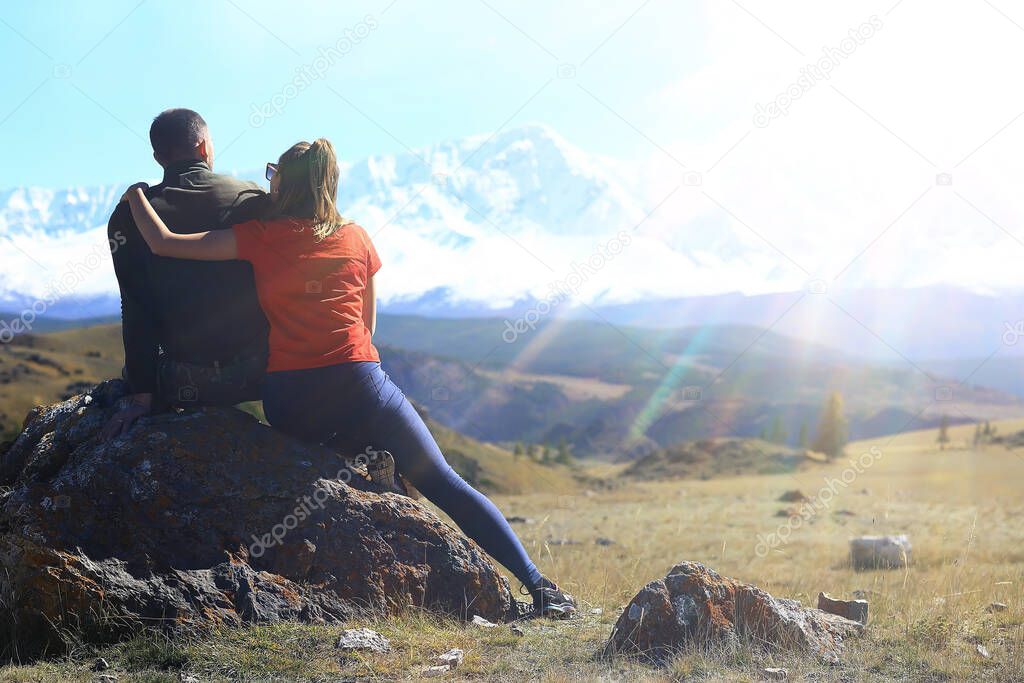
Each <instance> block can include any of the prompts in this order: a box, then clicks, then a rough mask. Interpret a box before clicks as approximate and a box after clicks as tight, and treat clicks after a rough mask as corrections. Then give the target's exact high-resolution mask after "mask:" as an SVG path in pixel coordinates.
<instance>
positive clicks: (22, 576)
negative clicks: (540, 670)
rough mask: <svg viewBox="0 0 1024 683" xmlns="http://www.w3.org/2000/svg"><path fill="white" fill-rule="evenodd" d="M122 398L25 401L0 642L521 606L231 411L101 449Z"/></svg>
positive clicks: (402, 512) (372, 500)
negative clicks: (30, 405) (27, 409)
mask: <svg viewBox="0 0 1024 683" xmlns="http://www.w3.org/2000/svg"><path fill="white" fill-rule="evenodd" d="M123 394H124V385H123V383H122V382H120V381H110V382H104V383H103V384H101V385H99V386H97V387H96V388H94V389H93V391H92V392H91V394H90V395H85V396H76V397H74V398H71V399H69V400H67V401H64V402H62V403H59V404H55V405H51V406H47V407H41V408H36V409H34V410H33V411H32V412H31V413H29V415H28V417H27V418H26V420H25V426H24V429H23V431H22V432H21V434H20V435H19V436H18V437H17V439H16V440H15V442H14V443H13V444H12V445H11V446H10V447H9V448H7V449H6V450H5V451H4V452H2V453H0V491H6V493H4V494H3V495H0V567H4V568H5V569H6V571H5V572H0V595H3V596H12V597H13V600H12V601H11V603H9V604H13V609H10V610H3V611H0V651H8V650H14V649H16V650H17V651H18V652H20V653H21V654H22V656H23V657H30V656H32V655H33V654H35V653H39V652H41V651H44V650H46V651H48V652H56V651H60V650H61V649H62V646H63V642H64V641H63V639H62V638H61V632H62V631H63V630H68V631H70V632H72V633H74V634H75V637H76V638H79V639H81V640H83V641H85V642H93V641H103V642H109V641H111V640H116V639H118V638H123V637H127V636H131V635H134V634H136V633H137V632H138V631H139V630H140V629H142V628H156V629H162V630H167V631H178V630H184V631H192V630H196V629H204V628H207V627H210V626H215V625H239V624H245V623H267V622H275V621H280V620H297V621H303V622H308V623H318V624H330V623H338V622H342V621H344V620H347V619H350V618H354V617H356V616H358V615H359V614H360V613H362V612H363V611H365V610H368V609H369V610H373V611H374V612H375V613H384V614H393V613H397V612H399V611H401V610H404V609H407V608H408V607H409V606H410V605H412V606H415V607H417V608H423V609H427V610H430V611H434V612H438V613H444V614H450V615H455V616H457V617H460V618H465V617H466V615H467V614H469V609H470V608H471V609H472V610H473V613H475V614H479V615H482V616H484V617H487V618H488V619H493V620H496V621H502V620H505V619H507V618H514V617H515V616H518V604H517V603H516V601H515V600H514V599H513V596H512V591H511V590H510V587H509V584H508V581H507V580H505V579H504V578H502V577H501V575H500V574H499V572H498V570H497V569H496V568H495V566H494V565H493V564H492V562H491V561H490V560H489V559H488V557H487V556H486V555H485V554H484V552H483V551H482V550H481V549H480V548H479V547H478V546H477V545H476V544H475V543H473V542H472V541H470V540H468V539H467V538H465V537H464V536H463V535H462V534H460V533H459V532H458V531H456V530H454V529H452V528H451V527H450V526H448V525H446V524H445V523H444V522H442V521H441V519H440V518H438V517H437V516H436V515H435V514H434V513H433V512H430V511H429V510H428V509H427V508H425V507H423V506H421V505H420V504H418V503H416V502H414V501H412V500H410V499H408V498H405V497H403V496H398V495H394V494H385V493H380V492H379V490H378V489H375V488H373V485H372V484H371V483H369V482H365V481H361V480H359V479H356V478H354V479H352V482H351V484H350V485H347V484H345V483H343V482H342V481H340V480H339V477H342V478H344V477H343V475H344V474H345V473H346V470H344V469H343V467H342V461H341V459H340V458H339V457H338V455H337V454H335V453H332V452H331V451H329V450H327V449H325V448H320V447H316V446H312V445H307V444H304V443H301V442H299V441H296V440H294V439H291V438H288V437H287V436H285V435H283V434H280V433H279V432H277V431H275V430H273V429H270V428H269V427H266V426H265V425H261V424H260V423H259V422H257V421H256V420H255V419H254V418H252V417H251V416H249V415H247V414H245V413H243V412H241V411H238V410H234V409H230V408H227V409H222V408H204V409H198V410H195V411H192V412H188V413H180V414H179V413H172V414H162V415H154V416H149V417H146V418H143V419H142V420H140V421H139V423H138V424H137V425H136V426H135V427H134V428H133V429H132V431H131V432H130V433H129V434H128V435H126V436H123V437H118V438H117V439H114V440H113V441H111V442H110V443H100V442H99V438H98V435H99V431H100V429H101V428H102V426H103V425H104V423H105V422H106V420H107V418H108V417H109V415H110V414H111V413H112V412H113V403H114V401H116V400H117V399H118V398H120V397H121V396H122V395H123ZM10 634H15V635H14V636H11V635H10ZM12 638H13V639H14V641H15V642H13V643H12V642H10V640H11V639H12Z"/></svg>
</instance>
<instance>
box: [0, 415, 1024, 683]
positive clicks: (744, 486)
mask: <svg viewBox="0 0 1024 683" xmlns="http://www.w3.org/2000/svg"><path fill="white" fill-rule="evenodd" d="M997 426H998V428H999V431H1000V433H1004V434H1005V433H1010V432H1015V431H1019V430H1021V429H1024V420H1018V421H1006V422H1001V423H999V424H998V425H997ZM972 434H973V428H967V427H957V428H953V429H951V430H950V435H951V437H952V439H953V443H952V447H951V448H949V449H947V450H946V451H944V452H939V450H938V448H937V446H936V444H935V443H934V441H935V432H934V431H925V432H911V433H906V434H902V435H897V436H894V437H888V438H882V439H875V440H872V441H865V442H858V443H853V444H850V446H849V448H848V456H850V457H851V458H854V459H858V458H859V456H861V455H862V454H868V455H865V457H864V458H862V459H860V461H861V467H860V470H861V471H860V472H859V473H858V472H856V471H853V470H852V469H851V470H850V471H852V472H853V476H852V478H851V476H850V474H849V473H846V475H845V478H846V480H848V481H849V484H848V485H845V486H844V485H842V484H835V483H833V484H832V485H831V490H833V492H834V494H833V496H832V497H831V500H829V502H828V504H827V505H824V506H823V507H822V509H821V510H820V511H819V512H818V514H816V515H815V516H813V517H812V518H811V519H810V520H809V522H807V523H803V524H802V525H799V526H798V525H796V524H794V523H790V524H789V526H790V527H791V534H790V535H789V536H788V542H780V543H777V544H775V543H771V542H768V541H765V539H770V538H772V536H771V534H772V533H773V532H775V533H776V535H777V536H776V538H777V537H778V534H779V531H780V530H781V529H782V526H785V525H786V524H787V520H786V519H785V518H780V517H776V516H775V515H776V512H777V511H778V510H779V509H780V508H783V507H786V504H783V503H779V502H777V498H778V497H779V495H780V494H782V493H783V492H784V491H786V490H790V489H800V490H802V491H803V492H804V493H805V494H807V495H809V496H818V497H819V499H820V500H822V501H824V500H825V499H826V497H828V496H827V494H825V493H824V492H825V491H826V490H827V489H829V488H830V487H829V484H827V483H826V479H827V478H829V477H834V478H835V479H836V480H838V481H842V480H843V477H844V470H847V469H848V468H850V466H849V464H848V463H846V462H836V463H832V464H828V465H822V466H820V467H815V468H806V469H801V470H799V471H797V472H794V473H792V474H778V475H763V476H742V477H732V478H718V479H710V480H706V481H700V480H675V481H659V482H633V481H628V482H623V483H622V485H621V486H619V487H617V488H614V489H611V490H599V491H598V490H595V491H588V490H586V489H584V490H581V491H579V492H578V493H574V494H569V495H562V494H558V493H537V494H526V495H514V496H513V495H503V496H498V497H497V498H496V500H497V502H498V504H499V506H501V507H502V509H503V510H504V512H505V513H506V515H510V516H511V515H519V516H522V517H526V518H528V522H527V523H519V524H517V525H516V526H517V529H518V531H519V532H520V533H521V535H522V537H523V539H524V541H525V543H526V544H527V546H528V547H529V549H530V550H531V552H532V554H533V556H534V559H535V560H536V561H537V562H538V564H539V565H540V567H541V569H542V570H543V571H544V572H545V573H547V574H549V575H551V576H553V577H554V578H556V579H557V580H559V581H560V582H561V583H562V584H564V585H565V586H566V587H567V588H569V589H571V590H572V591H573V592H574V593H575V594H576V595H578V597H579V598H581V600H582V609H581V612H582V616H581V618H579V619H575V620H573V621H570V622H540V621H535V622H529V623H527V624H525V625H524V626H523V630H524V631H525V634H524V635H523V636H516V635H515V634H513V633H512V632H511V631H510V630H509V629H508V627H499V628H496V629H489V630H488V629H479V628H475V627H470V626H462V625H460V624H458V623H454V622H449V621H443V620H436V619H434V618H431V617H429V616H426V615H423V614H416V613H411V614H407V615H404V616H402V617H398V618H386V619H366V620H365V621H362V622H360V623H359V624H351V626H369V627H371V628H375V629H378V630H379V631H381V632H382V633H384V634H385V635H387V636H388V637H389V638H390V639H391V641H392V646H393V648H394V651H393V652H392V653H390V654H387V655H372V656H361V657H359V658H356V659H349V660H340V659H339V658H338V654H337V651H336V650H335V649H334V647H333V643H334V640H335V637H336V634H337V632H338V630H340V629H339V628H323V627H303V626H296V625H281V626H275V627H270V628H251V629H245V630H240V631H233V632H226V633H222V634H219V635H216V636H213V637H209V638H205V639H202V640H196V641H193V642H168V641H165V640H162V639H159V638H153V637H141V638H139V639H137V640H135V641H132V642H130V643H127V644H123V645H121V646H117V647H112V648H108V649H105V650H102V651H99V652H98V653H97V652H95V651H90V650H87V649H84V648H83V649H82V650H81V651H80V652H78V653H77V655H76V656H75V657H74V658H71V659H68V660H60V661H53V662H46V663H39V664H35V665H31V666H25V667H20V668H13V667H12V668H8V669H6V670H0V680H12V681H56V680H81V681H91V680H93V679H94V678H95V676H96V674H94V673H91V672H90V671H89V670H88V666H89V664H91V663H92V661H93V659H94V657H95V656H97V654H99V655H102V656H104V657H105V658H107V659H108V660H109V662H110V664H111V665H112V667H113V668H114V670H115V671H114V673H116V674H117V675H118V677H119V678H118V680H122V681H179V680H182V678H183V677H184V676H186V675H192V676H195V677H197V678H198V679H200V680H204V679H207V678H214V679H245V680H265V679H269V678H277V679H279V680H306V679H316V680H345V679H352V678H357V679H369V680H388V679H402V678H415V677H416V676H417V673H418V671H419V670H420V669H421V668H422V667H423V666H424V665H426V664H429V663H430V662H429V661H428V660H429V659H430V658H431V657H433V656H434V655H436V654H439V653H441V652H443V651H445V650H447V649H449V648H451V647H460V648H462V649H464V650H465V651H466V661H465V662H464V663H463V664H462V666H461V667H460V669H459V671H458V672H457V673H456V674H453V675H452V677H454V678H459V677H464V678H468V679H477V680H497V679H501V680H525V679H530V680H544V681H570V680H579V681H590V680H643V681H647V680H652V681H654V680H683V679H685V680H741V681H742V680H747V681H757V680H762V675H761V670H762V669H763V668H764V667H766V666H784V667H787V668H788V669H789V671H790V680H819V681H821V680H827V681H831V680H834V681H874V680H892V679H897V680H911V681H964V680H992V681H1024V597H1022V591H1021V586H1022V585H1024V496H1022V495H1021V489H1020V484H1021V482H1022V481H1024V450H1021V449H1018V450H1016V451H1009V450H1007V449H1005V448H1003V447H1002V446H986V447H982V448H981V449H979V450H978V451H977V452H975V451H973V450H972V449H971V448H969V447H968V443H969V440H970V437H971V436H972ZM873 448H874V449H875V450H871V449H873ZM863 463H867V466H863ZM619 471H620V470H619V468H618V467H615V466H603V467H601V469H600V470H597V469H595V470H593V471H592V472H591V474H601V475H603V476H607V477H613V478H614V477H616V476H617V475H618V473H619ZM878 533H907V534H909V535H910V537H911V540H912V541H913V543H914V551H913V552H914V561H913V565H912V567H911V568H910V569H909V570H907V571H873V572H860V573H858V572H854V571H852V570H851V569H850V568H848V566H847V565H846V561H845V560H846V549H847V539H848V538H849V537H850V536H853V535H857V534H878ZM598 538H603V539H608V540H610V541H612V544H610V545H599V544H597V543H595V541H596V540H597V539H598ZM681 560H697V561H701V562H704V563H706V564H708V565H709V566H711V567H713V568H714V569H716V570H718V571H720V572H721V573H723V574H725V575H728V576H733V577H735V578H738V579H741V580H745V581H750V582H753V583H756V584H758V585H760V586H761V587H763V588H765V589H767V590H768V591H769V592H771V593H772V594H774V595H776V596H782V597H792V598H797V599H800V600H801V601H803V602H804V603H805V604H808V603H812V604H813V603H814V602H815V600H816V596H817V594H818V592H819V591H827V592H829V593H831V594H833V595H838V596H842V597H849V596H850V594H851V593H852V592H853V591H855V590H860V591H865V593H866V594H867V598H868V600H869V602H870V624H869V628H868V631H867V633H866V635H865V637H863V638H861V639H860V640H858V641H853V642H851V643H850V647H849V648H848V653H847V657H846V659H845V662H844V664H842V665H841V666H839V667H831V668H822V667H820V666H819V665H817V664H816V663H815V662H813V661H810V660H807V659H805V658H801V657H797V656H792V655H786V654H782V653H771V652H751V651H749V650H746V649H744V650H740V651H736V652H708V651H697V650H694V651H687V652H682V653H680V654H679V656H678V657H677V658H676V659H675V660H673V661H672V663H671V664H670V665H669V666H668V667H667V668H665V669H655V668H650V667H648V666H646V665H643V664H640V663H637V662H630V661H622V660H618V661H612V662H609V661H604V660H601V659H599V658H597V657H596V656H595V654H596V652H597V651H598V649H599V647H600V646H601V644H602V642H603V640H604V639H605V638H606V637H607V635H608V632H609V631H610V630H611V627H612V625H613V623H614V621H615V619H616V618H617V616H618V613H619V610H620V609H621V607H622V606H623V605H624V604H625V603H626V602H627V601H628V600H629V598H631V597H632V595H633V594H634V593H635V592H636V591H637V590H638V589H639V588H640V587H641V586H642V585H643V584H644V583H646V582H647V581H650V580H651V579H654V578H657V577H660V576H663V575H664V574H665V572H666V570H667V569H668V568H669V567H670V566H671V565H672V564H673V563H675V562H678V561H681ZM513 585H514V584H513ZM993 602H1001V603H1005V604H1006V605H1007V606H1008V608H1007V609H1006V610H1005V611H999V612H989V611H987V609H986V608H987V607H988V606H989V605H990V603H993ZM592 610H593V611H594V612H592ZM597 610H600V611H601V613H596V611H597ZM979 645H981V646H983V648H984V649H985V650H986V651H987V653H988V654H989V657H985V656H983V655H982V654H980V653H979V651H978V646H979Z"/></svg>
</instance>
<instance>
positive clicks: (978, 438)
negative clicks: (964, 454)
mask: <svg viewBox="0 0 1024 683" xmlns="http://www.w3.org/2000/svg"><path fill="white" fill-rule="evenodd" d="M980 443H981V423H980V422H976V423H975V424H974V446H975V447H977V446H978V444H980Z"/></svg>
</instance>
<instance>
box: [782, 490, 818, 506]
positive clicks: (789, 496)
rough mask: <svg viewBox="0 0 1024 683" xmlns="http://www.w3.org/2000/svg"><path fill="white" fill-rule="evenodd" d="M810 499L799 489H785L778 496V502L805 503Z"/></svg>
mask: <svg viewBox="0 0 1024 683" xmlns="http://www.w3.org/2000/svg"><path fill="white" fill-rule="evenodd" d="M810 500H811V499H810V498H808V497H807V496H805V495H804V494H803V491H800V490H799V489H792V490H790V491H786V492H785V493H783V494H782V495H781V496H779V502H780V503H806V502H808V501H810Z"/></svg>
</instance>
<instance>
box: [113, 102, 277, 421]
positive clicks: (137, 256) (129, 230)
mask: <svg viewBox="0 0 1024 683" xmlns="http://www.w3.org/2000/svg"><path fill="white" fill-rule="evenodd" d="M149 139H150V142H151V143H152V145H153V158H154V159H156V161H157V163H158V164H160V166H161V167H162V168H163V171H164V173H163V181H162V182H161V183H160V184H159V185H155V186H154V187H152V188H150V189H149V190H148V191H147V192H146V196H147V197H148V198H149V200H150V202H151V203H152V204H153V207H154V208H155V209H156V211H157V213H158V214H159V215H160V217H161V218H162V219H163V220H164V222H165V223H167V225H168V227H169V228H170V229H171V230H173V231H175V232H178V233H195V232H201V231H206V230H221V229H225V228H229V227H230V226H231V225H234V224H235V223H240V222H243V221H246V220H250V219H252V218H256V217H258V216H259V215H260V214H261V213H262V212H263V211H265V209H266V206H267V203H268V197H267V195H266V193H264V192H263V191H262V190H260V189H259V187H257V186H256V185H254V184H253V183H248V182H243V181H241V180H238V179H237V178H233V177H231V176H225V175H219V174H217V173H214V172H213V141H212V139H211V138H210V132H209V129H208V128H207V126H206V122H205V121H204V120H203V117H201V116H200V115H199V114H197V113H196V112H194V111H192V110H190V109H168V110H167V111H165V112H162V113H161V114H159V115H158V116H157V117H156V118H155V119H153V124H152V126H150V129H149ZM107 233H108V236H109V237H110V244H111V256H112V258H113V260H114V272H115V274H116V275H117V281H118V285H119V286H120V289H121V325H122V337H123V340H124V354H125V369H124V376H125V379H126V380H127V382H128V384H129V386H130V389H131V394H130V395H129V396H128V397H126V399H124V400H123V401H122V404H121V406H120V408H119V410H118V412H117V413H115V415H114V416H113V417H112V418H111V421H110V422H109V423H108V424H107V426H106V429H105V430H104V435H105V436H106V437H107V438H112V437H114V436H117V435H120V434H124V433H126V432H127V431H128V429H129V428H130V427H131V425H132V423H133V422H135V420H136V419H138V418H139V417H140V416H142V415H146V414H148V413H150V412H156V411H161V410H166V409H168V408H173V407H187V406H196V405H233V404H235V403H240V402H242V401H247V400H255V399H258V398H259V386H260V383H261V381H262V377H263V372H264V369H265V367H266V357H267V330H268V326H267V320H266V318H265V317H264V315H263V312H262V311H261V310H260V307H259V302H258V301H257V298H256V289H255V285H254V283H253V274H252V267H251V266H250V265H249V263H247V262H244V261H223V262H212V261H211V262H203V261H185V260H178V259H171V258H162V257H158V256H154V255H153V254H152V253H151V252H150V250H149V247H147V246H146V243H145V241H144V240H143V239H142V236H141V235H140V234H139V231H138V228H137V227H136V226H135V222H134V221H133V220H132V216H131V212H130V211H129V209H128V205H127V203H125V202H122V203H120V204H118V205H117V208H115V209H114V213H113V214H112V215H111V216H110V221H109V223H108V224H107Z"/></svg>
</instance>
